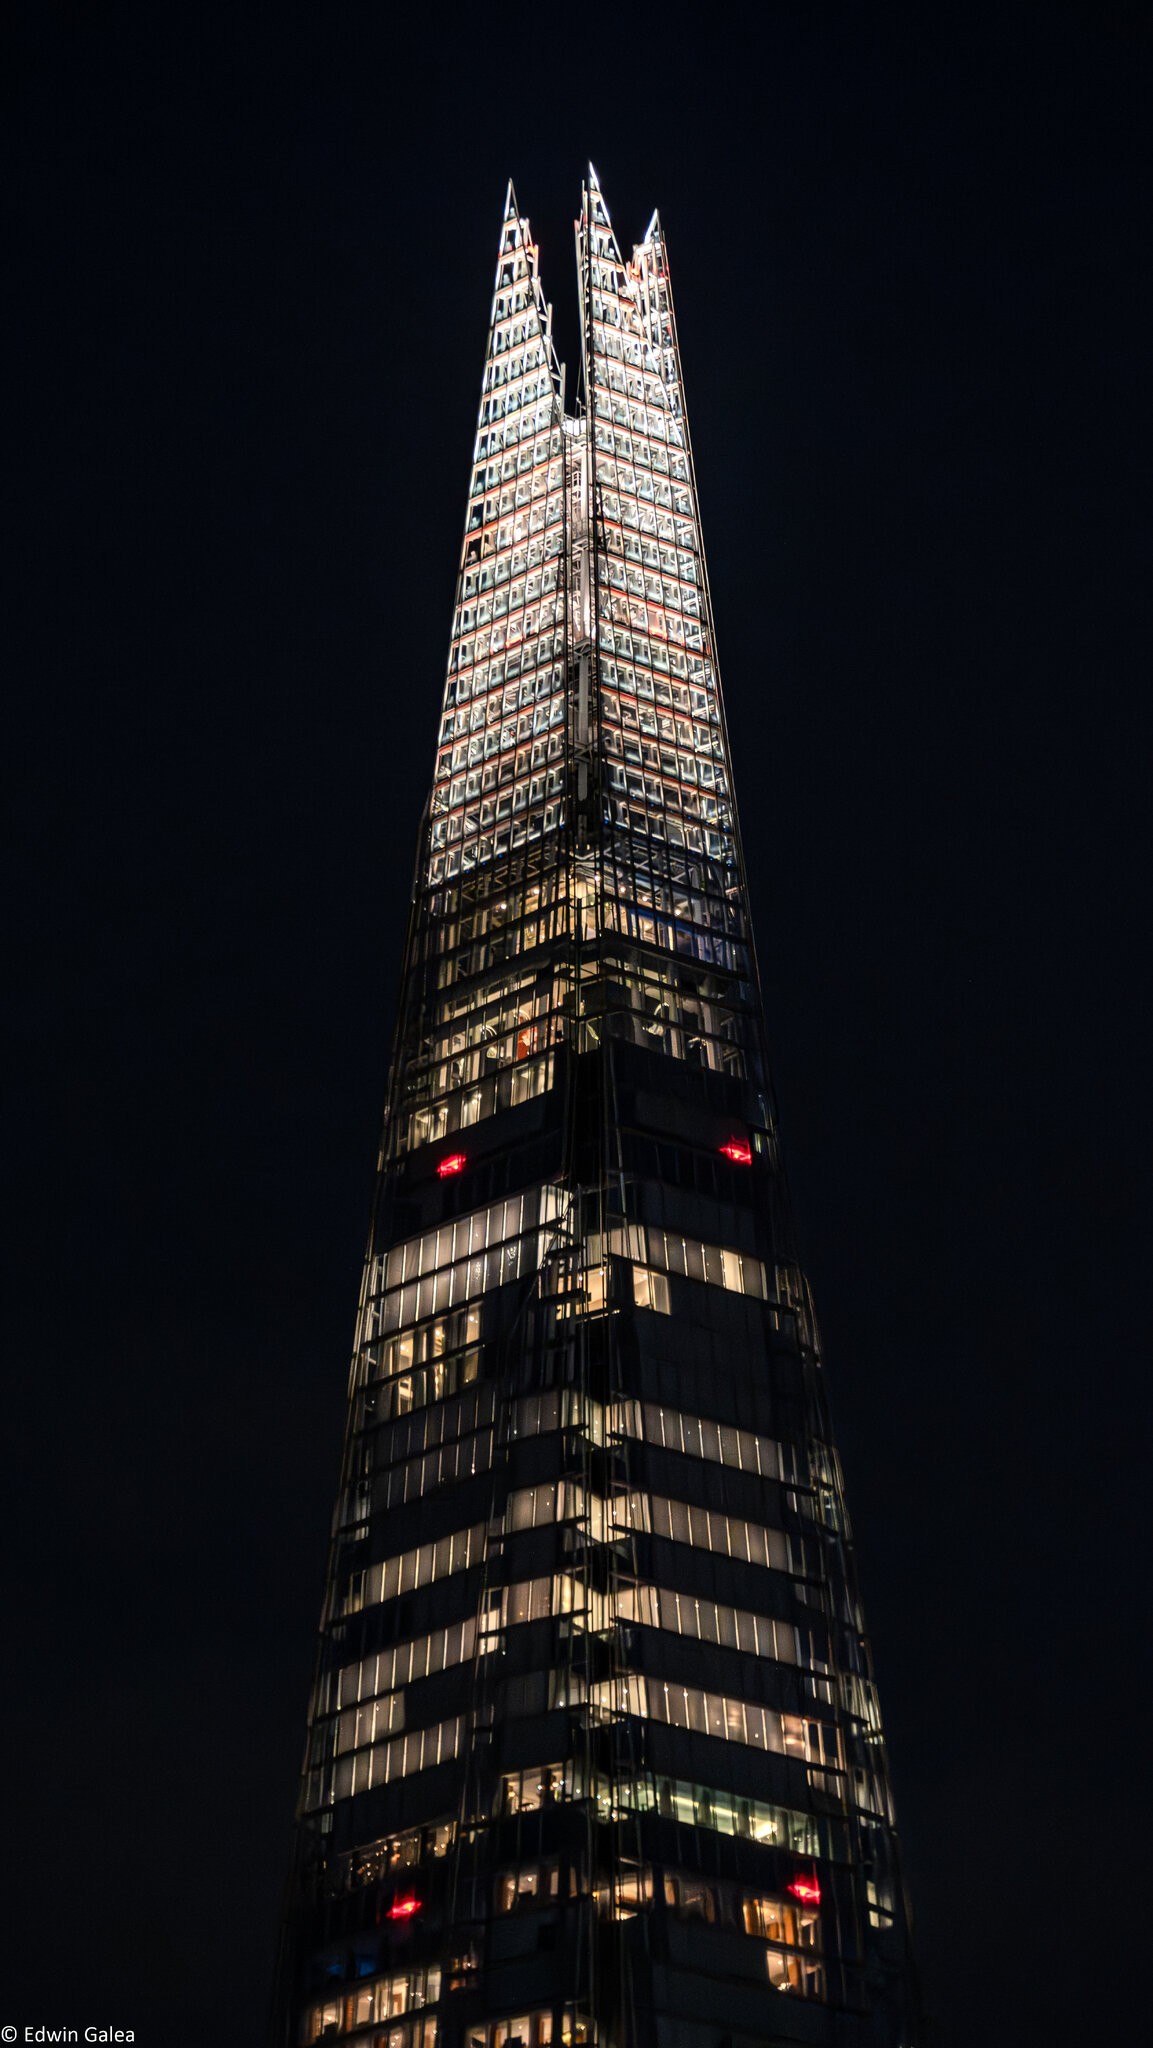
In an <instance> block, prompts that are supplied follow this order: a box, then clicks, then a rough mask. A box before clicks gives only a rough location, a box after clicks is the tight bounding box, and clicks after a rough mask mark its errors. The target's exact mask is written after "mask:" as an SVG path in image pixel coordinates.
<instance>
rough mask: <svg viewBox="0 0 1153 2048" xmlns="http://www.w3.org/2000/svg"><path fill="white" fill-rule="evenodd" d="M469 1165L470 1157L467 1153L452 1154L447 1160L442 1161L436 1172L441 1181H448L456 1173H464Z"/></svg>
mask: <svg viewBox="0 0 1153 2048" xmlns="http://www.w3.org/2000/svg"><path fill="white" fill-rule="evenodd" d="M467 1165H468V1156H467V1154H466V1153H464V1152H450V1153H449V1155H448V1158H447V1159H442V1160H441V1162H440V1165H439V1166H438V1167H437V1169H436V1170H437V1173H438V1174H439V1176H440V1178H441V1180H448V1179H449V1177H450V1175H452V1174H454V1173H463V1172H464V1169H465V1167H466V1166H467Z"/></svg>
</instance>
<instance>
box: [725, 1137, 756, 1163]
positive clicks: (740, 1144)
mask: <svg viewBox="0 0 1153 2048" xmlns="http://www.w3.org/2000/svg"><path fill="white" fill-rule="evenodd" d="M719 1149H720V1150H721V1151H722V1152H723V1153H724V1155H725V1158H726V1159H731V1160H732V1162H733V1165H734V1166H751V1165H752V1163H753V1148H752V1146H751V1145H750V1143H749V1141H748V1139H747V1138H730V1139H729V1142H728V1144H727V1145H722V1146H720V1148H719Z"/></svg>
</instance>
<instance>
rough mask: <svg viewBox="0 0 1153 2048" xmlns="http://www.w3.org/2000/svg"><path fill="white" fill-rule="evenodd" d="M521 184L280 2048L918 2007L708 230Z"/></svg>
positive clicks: (831, 2031) (412, 976)
mask: <svg viewBox="0 0 1153 2048" xmlns="http://www.w3.org/2000/svg"><path fill="white" fill-rule="evenodd" d="M577 241H578V272H579V280H580V307H581V321H582V343H583V364H582V375H581V380H580V384H579V388H578V392H577V394H576V405H575V410H574V411H572V412H571V413H569V412H567V411H566V409H565V377H564V372H563V371H562V370H561V368H560V366H559V365H558V363H557V361H556V359H555V356H554V352H553V346H552V337H551V316H550V309H549V308H548V306H547V305H546V303H545V301H544V298H543V296H542V292H541V286H540V281H539V278H538V270H537V252H536V249H535V247H534V245H533V243H532V240H531V237H530V233H529V227H528V223H527V221H526V220H524V219H523V218H522V217H521V216H520V215H519V213H518V211H517V206H516V203H515V199H514V196H513V194H512V191H511V188H510V191H509V197H508V202H507V205H506V210H505V218H504V223H503V228H502V232H501V239H500V251H499V257H498V265H497V277H496V292H495V298H494V301H493V312H492V324H491V329H490V335H489V344H488V354H487V360H486V363H485V371H484V381H483V387H482V395H481V404H480V417H479V421H478V425H477V436H476V444H475V449H474V460H473V469H472V481H471V486H470V490H469V498H468V509H467V514H466V519H465V532H464V543H463V549H462V554H461V565H460V577H459V582H458V586H457V597H456V608H455V614H454V617H453V623H452V638H451V642H450V648H449V657H448V673H447V680H446V683H445V690H444V702H443V712H442V718H441V725H440V737H439V745H438V748H437V753H436V765H435V770H434V776H433V785H432V794H431V798H430V801H429V805H428V808H427V811H426V815H425V818H424V821H423V824H422V828H421V834H420V846H419V854H418V864H417V872H416V878H415V884H414V889H413V897H412V915H411V921H410V925H409V933H408V941H407V948H406V954H405V962H404V973H403V981H402V989H401V997H400V1005H399V1016H398V1023H397V1033H396V1042H395V1050H394V1058H393V1066H392V1074H391V1079H390V1084H389V1096H388V1106H387V1112H386V1118H385V1126H384V1136H383V1141H382V1148H381V1155H380V1172H379V1179H378V1187H377V1195H376V1201H375V1208H374V1215H373V1220H372V1229H371V1235H370V1241H369V1247H368V1255H367V1261H366V1265H365V1272H364V1282H363V1288H362V1293H361V1302H360V1314H359V1321H358V1325H357V1334H356V1345H355V1353H354V1358H353V1365H352V1374H351V1382H350V1411H349V1423H348V1434H347V1440H346V1448H345V1459H344V1469H343V1475H342V1483H341V1490H340V1495H339V1499H338V1504H337V1510H336V1516H335V1521H334V1531H333V1538H332V1551H331V1560H330V1566H329V1576H328V1591H327V1599H326V1605H325V1610H324V1615H323V1621H322V1629H321V1641H320V1652H319V1658H318V1666H317V1678H316V1686H315V1691H314V1696H313V1700H312V1709H311V1723H310V1734H309V1749H308V1756H307V1761H306V1767H305V1774H304V1781H303V1789H302V1795H301V1804H300V1829H299V1854H298V1860H297V1867H296V1872H295V1877H294V1881H293V1891H292V1899H291V1904H290V1907H289V1912H288V1916H287V1924H286V1932H285V1938H284V1949H283V1956H282V1965H281V1978H280V1988H279V1994H278V2007H277V2018H276V2021H275V2024H274V2040H275V2043H276V2048H285V2044H292V2048H296V2044H307V2043H311V2042H313V2041H315V2040H328V2039H336V2040H340V2039H345V2038H348V2039H349V2040H351V2041H355V2042H357V2043H365V2044H369V2043H371V2044H372V2048H434V2044H435V2048H561V2044H563V2048H584V2044H589V2048H591V2044H593V2043H597V2044H598V2048H608V2044H612V2048H752V2044H764V2048H768V2044H784V2043H814V2044H827V2048H865V2044H871V2048H912V2044H913V2043H914V2041H915V2040H916V2038H917V2036H916V2022H915V2014H914V1999H913V1993H912V1989H911V1978H910V1973H909V1964H908V1956H907V1943H906V1933H905V1920H904V1908H903V1902H902V1895H901V1886H900V1879H899V1874H898V1869H897V1857H896V1848H895V1841H894V1834H893V1823H892V1810H891V1802H890V1796H889V1788H888V1779H887V1768H886V1760H885V1752H884V1747H883V1743H882V1737H881V1728H880V1722H879V1718H878V1713H877V1705H876V1697H875V1693H874V1689H873V1684H872V1679H871V1675H870V1664H869V1654H868V1649H867V1646H866V1643H865V1638H864V1634H863V1624H862V1617H861V1610H860V1604H859V1601H858V1597H857V1592H856V1585H855V1579H854V1571H853V1561H852V1552H851V1546H850V1539H849V1530H848V1523H847V1520H846V1516H845V1509H844V1503H843V1498H842V1489H841V1480H840V1474H839V1470H838V1465H837V1457H836V1452H835V1450H834V1448H833V1444H832V1441H831V1437H830V1432H829V1425H828V1420H827V1413H826V1404H825V1395H824V1391H823V1385H822V1368H821V1364H820V1357H819V1350H818V1338H817V1331H816V1325H815V1322H814V1318H813V1311H812V1306H811V1302H810V1297H809V1290H808V1286H807V1284H806V1281H805V1278H804V1275H803V1273H802V1272H801V1270H800V1267H799V1265H798V1263H797V1258H796V1253H795V1249H794V1243H793V1235H792V1229H791V1225H790V1221H789V1214H788V1206H787V1201H786V1198H785V1193H784V1188H783V1182H782V1177H781V1168H780V1161H779V1156H778V1148H777V1136H776V1126H775V1116H774V1110H773V1104H772V1098H771V1095H770V1089H769V1079H768V1074H767V1069H766V1061H765V1046H764V1023H763V1017H762V1009H761V1000H760V995H759V991H758V984H757V973H756V965H755V961H754V956H753V947H752V936H751V932H750V927H749V913H748V904H747V900H746V890H745V879H744V871H743V866H742V860H741V850H740V841H739V835H738V830H737V819H736V813H735V808H734V798H733V781H732V769H731V763H730V757H729V746H728V740H727V737H726V731H725V722H724V714H723V709H722V704H721V696H720V686H719V681H718V677H717V670H716V663H715V655H714V644H713V622H712V616H711V611H710V604H709V594H708V584H707V579H706V575H705V562H704V554H703V550H702V546H701V535H700V524H699V518H698V511H697V498H696V489H695V484H694V480H693V467H692V460H691V455H690V449H689V440H688V429H687V422H686V417H685V409H684V401H683V396H682V385H681V368H680V356H679V352H678V346H677V338H676V330H675V326H674V321H673V306H672V298H671V293H670V287H669V276H668V267H667V262H666V257H665V248H664V241H663V238H662V234H661V229H660V225H659V222H658V220H657V218H656V216H654V218H653V221H652V223H651V224H650V227H649V229H648V232H647V234H646V236H645V239H644V241H643V242H642V243H641V245H640V247H639V248H637V249H635V250H634V252H633V255H632V258H631V260H630V261H627V262H626V261H625V260H624V258H623V257H622V255H621V253H620V250H619V248H618V246H617V242H616V239H615V236H614V233H613V229H612V226H611V223H610V220H609V216H608V213H607V210H606V207H605V204H604V200H603V198H602V196H601V193H600V190H599V187H598V184H597V182H596V179H595V177H594V176H593V175H592V174H591V172H590V176H589V181H588V185H587V187H586V190H585V192H584V196H583V203H582V212H581V218H580V221H579V222H578V227H577Z"/></svg>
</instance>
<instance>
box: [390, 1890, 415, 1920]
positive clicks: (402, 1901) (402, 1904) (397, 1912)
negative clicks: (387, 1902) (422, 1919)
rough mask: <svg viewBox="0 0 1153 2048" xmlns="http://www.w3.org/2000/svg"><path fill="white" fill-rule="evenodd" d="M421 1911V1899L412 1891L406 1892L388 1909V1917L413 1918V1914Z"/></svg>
mask: <svg viewBox="0 0 1153 2048" xmlns="http://www.w3.org/2000/svg"><path fill="white" fill-rule="evenodd" d="M419 1911H420V1900H419V1899H417V1898H414V1897H413V1895H412V1893H411V1892H404V1893H402V1895H401V1897H400V1898H399V1899H394V1900H393V1902H392V1904H391V1906H390V1907H389V1909H388V1917H389V1919H390V1920H411V1919H412V1916H413V1914H414V1913H419Z"/></svg>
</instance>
